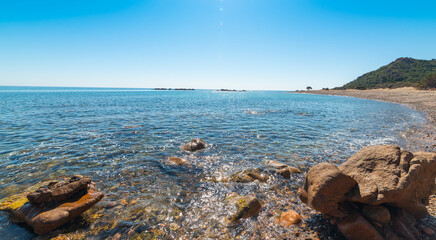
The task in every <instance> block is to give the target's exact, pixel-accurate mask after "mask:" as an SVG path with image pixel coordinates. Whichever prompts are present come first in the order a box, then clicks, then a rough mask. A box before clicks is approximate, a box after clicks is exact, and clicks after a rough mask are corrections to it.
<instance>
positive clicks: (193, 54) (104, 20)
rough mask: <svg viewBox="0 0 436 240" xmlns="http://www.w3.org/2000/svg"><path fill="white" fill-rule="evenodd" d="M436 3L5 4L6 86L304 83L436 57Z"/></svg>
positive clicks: (80, 0)
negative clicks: (398, 61) (408, 59)
mask: <svg viewBox="0 0 436 240" xmlns="http://www.w3.org/2000/svg"><path fill="white" fill-rule="evenodd" d="M434 9H436V2H435V1H420V0H417V1H403V0H397V1H375V0H367V1H362V0H356V1H349V0H348V1H345V0H338V1H327V0H149V1H148V0H125V1H114V0H93V1H90V0H77V1H58V0H41V1H34V0H28V1H21V0H14V1H11V0H6V1H2V2H1V3H0V85H9V86H70V87H133V88H154V87H166V88H177V87H179V88H203V89H216V88H230V89H250V90H252V89H253V90H256V89H257V90H296V89H304V88H306V86H312V87H313V88H314V89H320V88H323V87H329V88H331V87H337V86H342V85H343V84H345V83H347V82H349V81H352V80H354V79H355V78H356V77H358V76H360V75H361V74H363V73H366V72H368V71H372V70H375V69H377V68H379V67H380V66H382V65H385V64H388V63H390V62H391V61H394V60H395V59H396V58H398V57H413V58H417V59H432V58H436V44H435V43H436V27H435V26H436V14H435V13H434Z"/></svg>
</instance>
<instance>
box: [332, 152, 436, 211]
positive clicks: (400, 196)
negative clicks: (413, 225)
mask: <svg viewBox="0 0 436 240" xmlns="http://www.w3.org/2000/svg"><path fill="white" fill-rule="evenodd" d="M338 168H339V169H340V171H341V172H342V173H343V174H345V175H347V176H349V177H351V178H353V179H354V180H355V181H356V182H357V184H358V189H357V191H354V192H353V194H351V195H350V197H349V198H348V199H347V200H348V201H352V202H359V203H365V204H369V205H380V204H384V203H389V204H390V205H393V206H396V207H400V208H403V209H405V210H408V211H410V212H412V213H413V214H414V215H415V216H416V217H420V218H421V217H424V216H425V215H427V214H428V213H427V209H426V207H425V204H424V203H426V202H428V197H429V196H430V195H431V194H433V193H435V190H436V185H435V177H436V153H425V152H418V153H415V154H412V153H410V152H407V151H401V150H400V148H399V147H398V146H391V145H380V146H371V147H366V148H364V149H362V150H361V151H359V152H357V153H356V154H355V155H354V156H352V157H351V158H350V159H349V160H348V161H347V162H345V163H343V164H342V165H340V166H339V167H338Z"/></svg>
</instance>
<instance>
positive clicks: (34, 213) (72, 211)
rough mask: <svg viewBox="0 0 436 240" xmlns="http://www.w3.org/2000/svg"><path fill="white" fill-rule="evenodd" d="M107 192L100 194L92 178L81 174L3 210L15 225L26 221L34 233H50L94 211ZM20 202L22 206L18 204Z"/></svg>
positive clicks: (45, 186)
mask: <svg viewBox="0 0 436 240" xmlns="http://www.w3.org/2000/svg"><path fill="white" fill-rule="evenodd" d="M103 196H104V193H102V192H98V191H97V189H96V188H95V184H94V183H93V182H92V179H91V178H89V177H83V176H80V175H76V176H73V177H71V178H68V179H65V180H64V181H57V182H50V183H48V184H47V185H44V186H42V187H40V188H38V189H37V190H36V191H34V192H31V193H28V194H27V196H26V197H27V199H26V198H25V197H22V198H21V199H18V200H16V201H14V202H11V203H10V207H9V208H7V207H5V208H4V210H9V211H11V219H12V220H13V221H14V222H15V223H19V222H25V223H27V224H28V225H30V226H31V227H32V228H33V230H34V231H35V233H37V234H40V235H41V234H46V233H49V232H51V231H53V230H55V229H57V228H59V227H60V226H62V225H64V224H65V223H67V222H69V221H71V220H72V219H74V218H76V217H78V216H79V215H80V214H82V213H83V212H85V211H86V210H88V209H89V208H91V207H92V206H93V205H94V204H96V203H97V202H98V201H100V200H101V199H102V198H103ZM17 202H18V203H20V205H21V206H14V205H17Z"/></svg>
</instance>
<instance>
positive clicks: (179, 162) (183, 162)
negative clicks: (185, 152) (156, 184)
mask: <svg viewBox="0 0 436 240" xmlns="http://www.w3.org/2000/svg"><path fill="white" fill-rule="evenodd" d="M168 163H169V164H172V165H178V166H182V165H187V164H188V163H189V161H188V160H186V159H183V158H179V157H170V158H168Z"/></svg>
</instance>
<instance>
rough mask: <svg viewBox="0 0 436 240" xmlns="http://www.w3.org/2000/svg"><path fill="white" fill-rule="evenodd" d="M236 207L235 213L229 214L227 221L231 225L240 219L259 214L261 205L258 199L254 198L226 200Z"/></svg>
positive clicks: (245, 197)
mask: <svg viewBox="0 0 436 240" xmlns="http://www.w3.org/2000/svg"><path fill="white" fill-rule="evenodd" d="M227 200H228V201H230V202H231V203H233V204H235V205H236V212H235V213H233V214H231V216H230V218H229V220H230V221H231V222H233V223H235V222H238V221H239V220H241V219H242V218H249V217H253V216H256V215H257V214H259V212H260V209H261V208H262V205H261V204H260V201H259V199H257V198H256V197H255V196H252V195H247V196H237V195H236V196H233V197H230V198H228V199H227Z"/></svg>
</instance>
